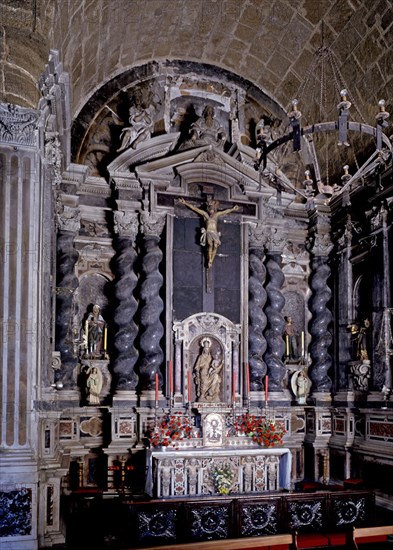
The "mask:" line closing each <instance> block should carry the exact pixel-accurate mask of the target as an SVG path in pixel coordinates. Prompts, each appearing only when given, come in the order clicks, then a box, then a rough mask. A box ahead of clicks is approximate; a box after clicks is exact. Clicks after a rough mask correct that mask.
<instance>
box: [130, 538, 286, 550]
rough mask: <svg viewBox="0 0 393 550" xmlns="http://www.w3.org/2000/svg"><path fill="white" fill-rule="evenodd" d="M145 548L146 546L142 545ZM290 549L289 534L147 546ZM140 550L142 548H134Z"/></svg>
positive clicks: (174, 549) (153, 549)
mask: <svg viewBox="0 0 393 550" xmlns="http://www.w3.org/2000/svg"><path fill="white" fill-rule="evenodd" d="M143 548H144V550H146V546H144V547H143ZM259 548H260V549H261V550H262V549H263V550H270V549H271V548H272V549H273V548H274V550H292V549H294V548H295V546H294V545H293V537H292V535H290V534H284V535H265V536H263V537H245V538H241V539H220V540H209V541H206V542H191V543H188V544H170V545H166V546H149V547H148V550H169V549H170V550H248V549H250V550H251V549H253V550H258V549H259ZM134 550H142V548H140V549H138V548H136V549H134Z"/></svg>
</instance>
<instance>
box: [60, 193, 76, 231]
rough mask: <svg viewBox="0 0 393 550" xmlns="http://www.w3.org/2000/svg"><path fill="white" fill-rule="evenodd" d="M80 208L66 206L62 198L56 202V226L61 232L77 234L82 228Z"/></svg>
mask: <svg viewBox="0 0 393 550" xmlns="http://www.w3.org/2000/svg"><path fill="white" fill-rule="evenodd" d="M80 218H81V216H80V211H79V206H76V205H73V206H69V205H67V204H64V203H63V202H62V200H61V199H60V198H58V199H57V201H56V224H57V227H58V228H59V229H60V231H71V232H72V233H76V232H77V231H79V228H80Z"/></svg>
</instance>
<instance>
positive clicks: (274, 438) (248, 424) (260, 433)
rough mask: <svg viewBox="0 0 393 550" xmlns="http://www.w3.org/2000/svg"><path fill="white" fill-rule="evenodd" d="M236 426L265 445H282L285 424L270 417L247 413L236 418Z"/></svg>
mask: <svg viewBox="0 0 393 550" xmlns="http://www.w3.org/2000/svg"><path fill="white" fill-rule="evenodd" d="M235 427H236V429H237V430H238V431H242V432H243V433H245V434H246V435H247V436H249V437H251V438H252V439H253V440H254V441H256V442H257V443H259V445H263V446H264V447H275V446H276V445H282V438H283V436H284V435H285V434H286V430H285V428H284V426H283V425H282V424H281V423H280V424H279V423H277V422H276V421H275V420H272V419H270V418H264V417H262V416H256V415H253V414H250V413H245V414H243V415H242V416H239V417H238V418H237V419H236V422H235Z"/></svg>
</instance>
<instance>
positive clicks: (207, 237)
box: [179, 198, 239, 269]
mask: <svg viewBox="0 0 393 550" xmlns="http://www.w3.org/2000/svg"><path fill="white" fill-rule="evenodd" d="M179 202H180V203H181V204H184V206H187V208H189V209H190V210H192V211H193V212H196V213H197V214H199V215H200V216H202V217H203V219H204V220H205V221H206V227H205V228H203V229H202V234H201V240H200V243H201V245H202V246H206V245H207V266H208V269H210V268H211V266H212V265H213V260H214V258H215V257H216V254H217V250H218V247H219V246H220V244H221V241H220V236H221V233H220V232H219V231H218V227H217V223H218V218H219V217H220V216H225V214H230V213H231V212H236V211H237V210H239V206H238V205H237V204H235V206H233V207H232V208H227V209H225V210H218V205H219V202H218V201H216V200H213V199H211V200H209V201H208V202H207V212H205V211H204V210H201V209H200V208H197V207H196V206H194V205H193V204H190V203H189V202H187V201H186V200H184V199H183V198H180V199H179Z"/></svg>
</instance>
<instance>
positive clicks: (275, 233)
mask: <svg viewBox="0 0 393 550" xmlns="http://www.w3.org/2000/svg"><path fill="white" fill-rule="evenodd" d="M286 242H287V240H286V238H285V236H284V234H283V233H282V231H280V230H279V229H277V228H276V227H271V228H270V229H269V231H268V234H267V239H266V248H267V250H268V252H269V253H270V254H282V253H283V250H284V247H285V245H286Z"/></svg>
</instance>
